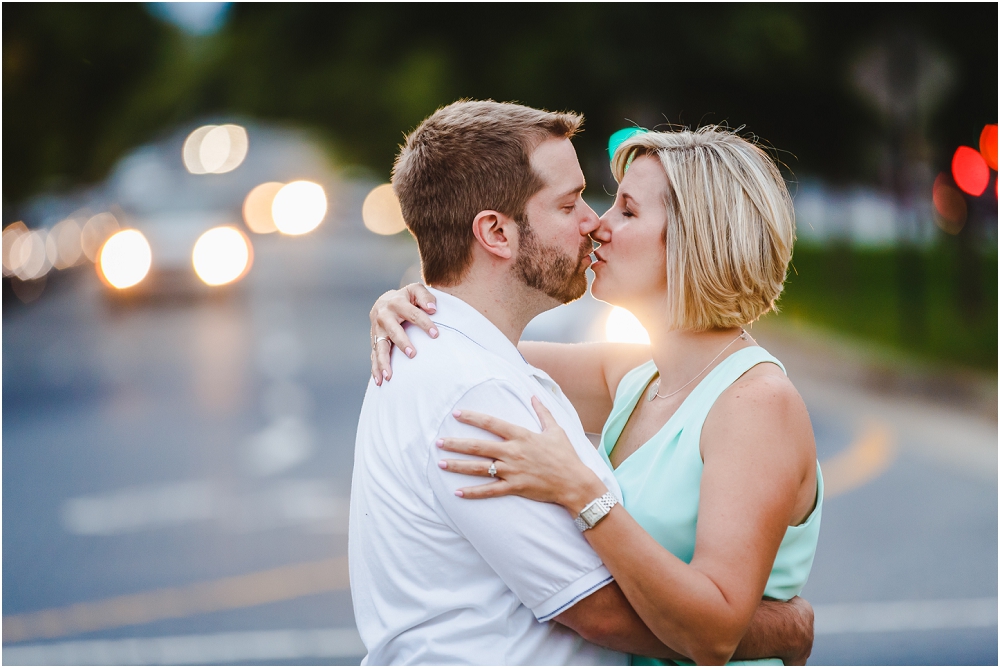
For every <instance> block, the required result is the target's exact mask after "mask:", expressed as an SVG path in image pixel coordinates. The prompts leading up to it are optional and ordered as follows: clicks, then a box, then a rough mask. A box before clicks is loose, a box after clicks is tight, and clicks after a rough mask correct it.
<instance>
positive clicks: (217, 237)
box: [191, 227, 253, 286]
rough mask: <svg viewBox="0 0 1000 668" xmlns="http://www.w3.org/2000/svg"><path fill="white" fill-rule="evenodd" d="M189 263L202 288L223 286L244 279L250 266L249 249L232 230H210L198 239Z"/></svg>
mask: <svg viewBox="0 0 1000 668" xmlns="http://www.w3.org/2000/svg"><path fill="white" fill-rule="evenodd" d="M191 261H192V262H193V264H194V271H195V273H196V274H198V278H200V279H201V280H202V281H204V283H205V284H206V285H212V286H215V285H225V284H226V283H232V282H233V281H238V280H239V279H241V278H243V277H244V276H246V274H247V272H248V271H249V270H250V265H251V263H252V262H253V247H252V246H251V245H250V240H249V239H247V238H246V236H244V234H243V233H242V232H240V231H239V230H237V229H236V228H235V227H213V228H212V229H210V230H208V231H207V232H205V233H204V234H202V235H201V236H200V237H198V241H197V242H196V243H195V245H194V251H192V253H191Z"/></svg>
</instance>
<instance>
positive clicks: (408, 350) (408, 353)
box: [403, 346, 413, 359]
mask: <svg viewBox="0 0 1000 668" xmlns="http://www.w3.org/2000/svg"><path fill="white" fill-rule="evenodd" d="M403 352H404V353H406V356H407V357H409V358H411V359H412V358H413V348H410V347H409V346H407V347H406V350H404V351H403Z"/></svg>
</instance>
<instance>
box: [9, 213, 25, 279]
mask: <svg viewBox="0 0 1000 668" xmlns="http://www.w3.org/2000/svg"><path fill="white" fill-rule="evenodd" d="M27 233H28V226H27V225H25V224H24V223H23V222H21V221H20V220H19V221H17V222H16V223H11V224H10V225H8V226H7V227H5V228H4V229H3V275H4V276H12V275H13V274H14V265H13V264H11V258H10V251H11V249H12V247H13V245H14V242H15V241H16V240H17V239H18V238H20V237H21V235H23V234H27Z"/></svg>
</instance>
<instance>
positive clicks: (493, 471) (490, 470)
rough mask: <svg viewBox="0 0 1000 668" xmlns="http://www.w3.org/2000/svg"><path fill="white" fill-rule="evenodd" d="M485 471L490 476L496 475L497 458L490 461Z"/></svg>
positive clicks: (494, 476)
mask: <svg viewBox="0 0 1000 668" xmlns="http://www.w3.org/2000/svg"><path fill="white" fill-rule="evenodd" d="M486 472H487V473H489V474H490V477H491V478H496V477H497V460H495V459H494V460H493V461H492V462H490V467H489V468H488V469H486Z"/></svg>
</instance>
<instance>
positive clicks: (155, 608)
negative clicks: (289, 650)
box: [3, 423, 896, 643]
mask: <svg viewBox="0 0 1000 668" xmlns="http://www.w3.org/2000/svg"><path fill="white" fill-rule="evenodd" d="M895 458H896V443H895V438H894V436H893V433H892V431H891V430H890V429H889V427H887V426H886V425H884V424H881V423H871V424H869V425H868V426H867V427H866V428H865V430H864V431H863V432H862V434H861V436H860V438H858V440H856V441H855V442H854V443H853V444H851V445H850V447H848V448H847V449H846V450H844V451H843V452H841V453H839V454H837V455H836V456H834V457H832V458H831V459H828V460H826V461H825V462H823V463H822V467H823V481H824V483H825V492H826V498H828V499H829V498H831V497H834V496H837V495H839V494H843V493H845V492H848V491H850V490H852V489H856V488H857V487H860V486H862V485H864V484H866V483H868V482H871V481H872V480H874V479H875V478H877V477H878V476H879V475H880V474H882V473H883V472H884V471H885V470H886V469H887V468H888V467H889V466H890V465H891V464H892V462H893V461H894V460H895ZM349 586H350V579H349V577H348V571H347V557H340V558H337V559H325V560H323V561H312V562H306V563H302V564H293V565H291V566H282V567H280V568H273V569H270V570H266V571H258V572H256V573H248V574H246V575H238V576H235V577H229V578H222V579H220V580H210V581H207V582H196V583H194V584H190V585H186V586H184V587H175V588H169V589H156V590H153V591H148V592H141V593H138V594H128V595H126V596H116V597H114V598H109V599H104V600H99V601H91V602H88V603H76V604H74V605H69V606H66V607H64V608H50V609H48V610H39V611H37V612H29V613H25V614H20V615H9V616H7V617H4V618H3V642H4V643H14V642H22V641H25V640H35V639H39V638H58V637H62V636H70V635H76V634H79V633H87V632H89V631H100V630H104V629H112V628H118V627H121V626H130V625H134V624H148V623H150V622H156V621H160V620H164V619H176V618H180V617H190V616H192V615H199V614H204V613H209V612H220V611H223V610H235V609H238V608H248V607H252V606H255V605H263V604H265V603H274V602H277V601H287V600H290V599H293V598H298V597H300V596H308V595H310V594H319V593H323V592H330V591H339V590H343V589H347V588H348V587H349Z"/></svg>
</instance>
